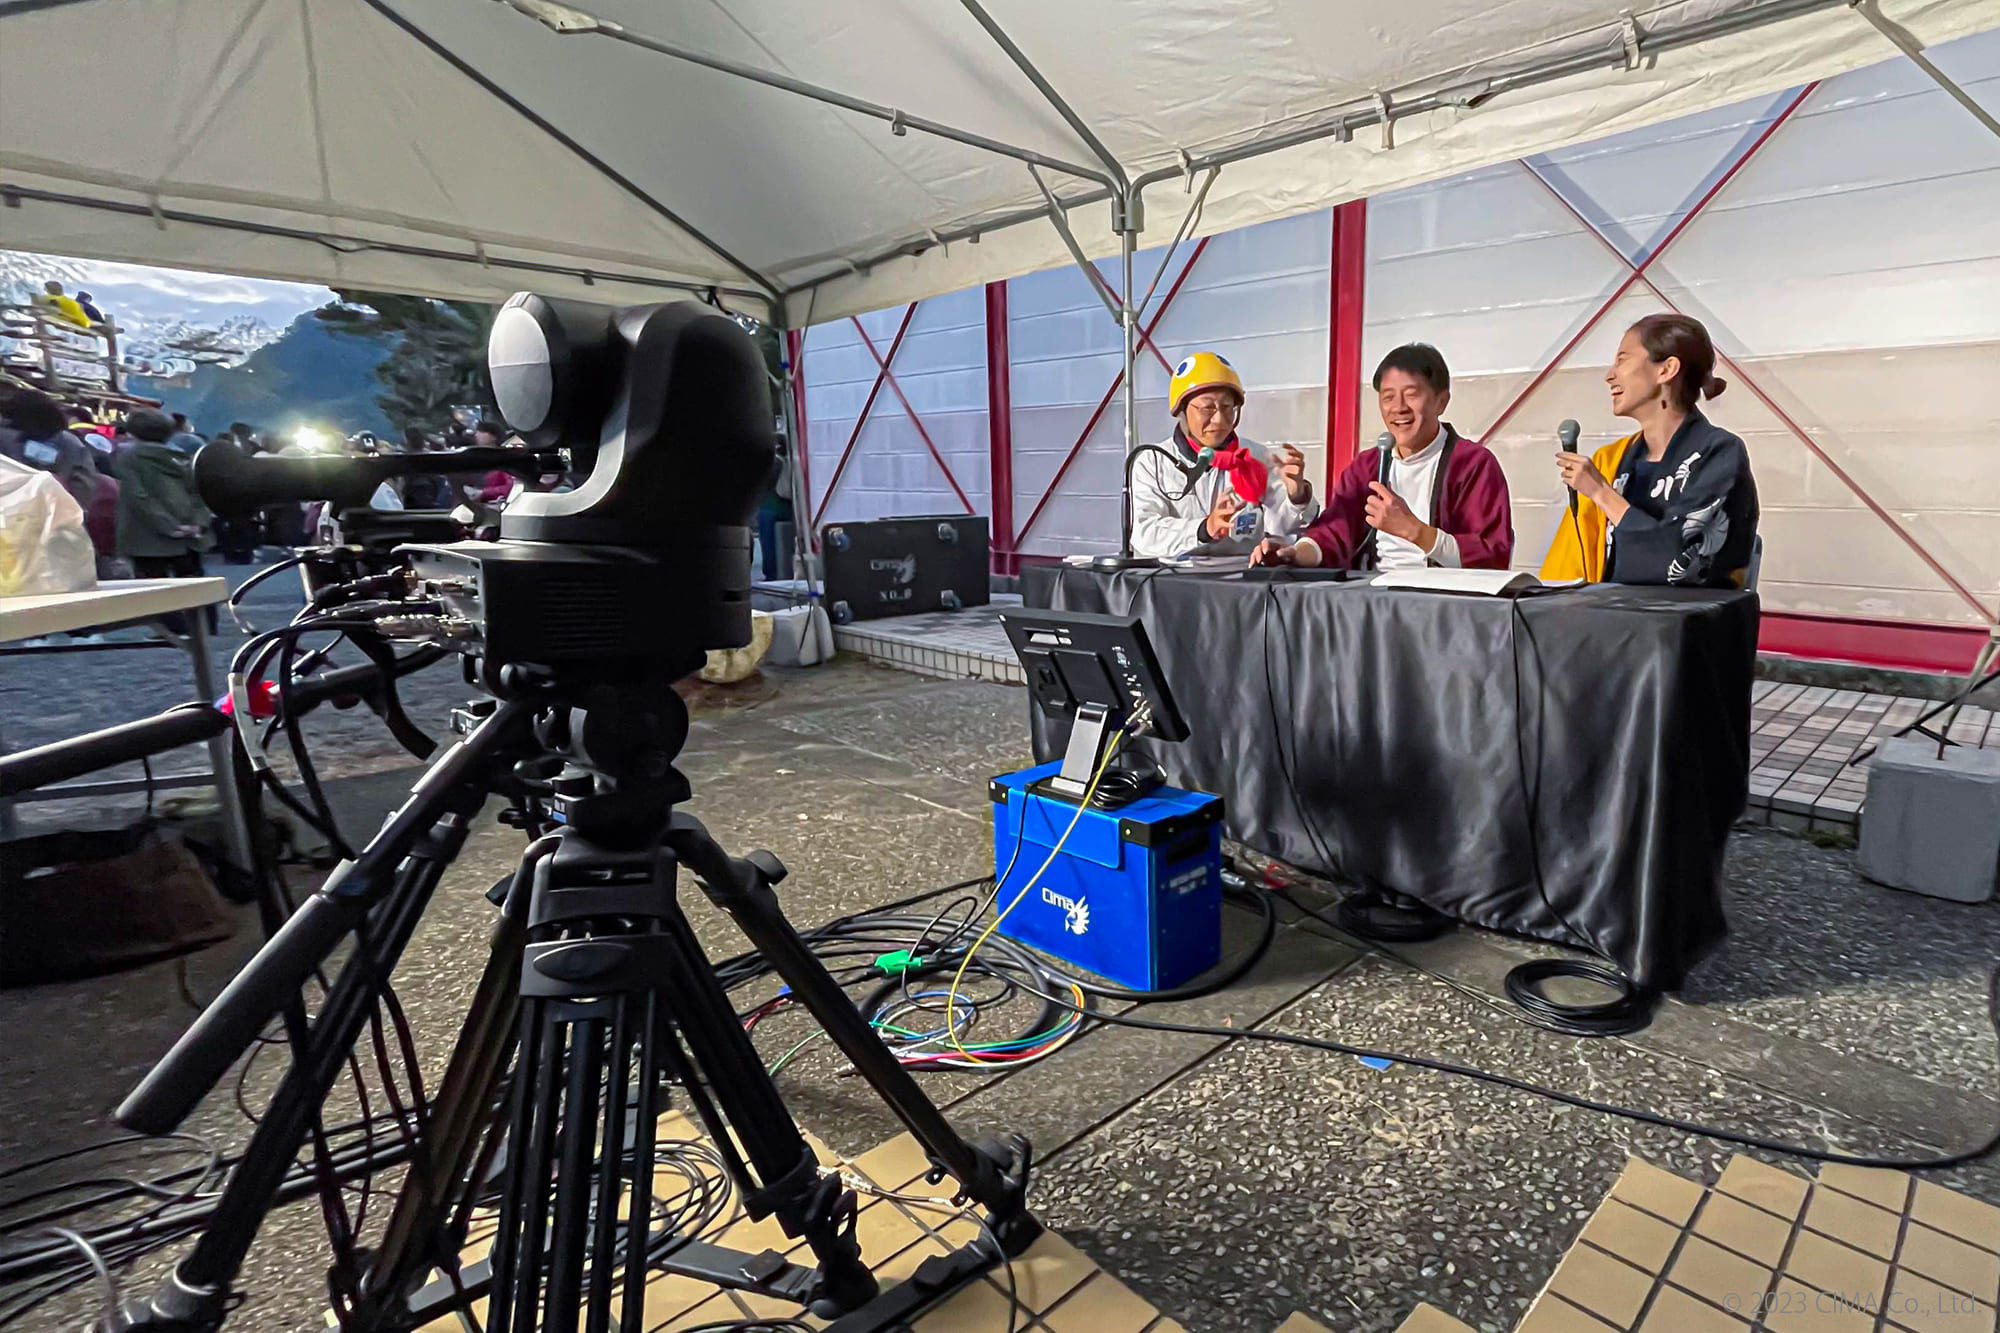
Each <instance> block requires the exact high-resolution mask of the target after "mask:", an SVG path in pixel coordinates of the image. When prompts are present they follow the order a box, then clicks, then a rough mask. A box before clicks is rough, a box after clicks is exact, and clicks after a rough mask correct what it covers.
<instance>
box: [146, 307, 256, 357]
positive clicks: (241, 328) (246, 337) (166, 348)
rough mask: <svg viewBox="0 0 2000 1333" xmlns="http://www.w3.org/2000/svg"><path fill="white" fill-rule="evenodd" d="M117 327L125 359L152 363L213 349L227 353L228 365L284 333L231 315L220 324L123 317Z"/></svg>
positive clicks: (246, 316) (247, 318)
mask: <svg viewBox="0 0 2000 1333" xmlns="http://www.w3.org/2000/svg"><path fill="white" fill-rule="evenodd" d="M118 326H119V328H120V330H121V331H122V336H121V337H120V338H119V339H118V348H119V350H120V351H121V352H123V353H124V354H125V355H127V356H128V357H136V358H141V359H144V360H152V361H164V360H166V359H167V358H168V357H173V356H187V355H189V353H190V352H191V351H193V350H195V349H213V351H214V352H215V353H218V354H221V353H226V354H228V359H229V361H231V362H233V361H239V360H241V359H242V358H243V357H245V356H248V355H249V354H250V353H252V352H254V351H256V350H257V349H258V348H260V347H262V346H264V345H265V344H267V343H274V342H276V341H278V339H279V338H281V337H283V336H284V332H285V331H284V330H283V329H274V328H272V327H271V326H270V325H269V324H266V323H265V322H264V321H263V320H261V319H259V318H257V317H256V316H255V315H231V316H230V317H229V318H227V319H225V320H223V321H222V322H221V323H219V324H197V323H194V322H192V321H190V320H185V319H172V320H161V321H153V320H149V319H146V318H145V317H143V316H135V315H125V316H122V317H120V319H119V325H118ZM202 359H204V360H207V359H211V358H209V357H204V358H202Z"/></svg>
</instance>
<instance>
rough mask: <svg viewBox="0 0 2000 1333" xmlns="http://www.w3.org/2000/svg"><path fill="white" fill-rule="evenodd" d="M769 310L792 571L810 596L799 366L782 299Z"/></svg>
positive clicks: (814, 580) (812, 575) (814, 574)
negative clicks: (778, 371) (774, 327)
mask: <svg viewBox="0 0 2000 1333" xmlns="http://www.w3.org/2000/svg"><path fill="white" fill-rule="evenodd" d="M772 313H773V315H774V317H775V318H777V319H778V321H779V323H778V346H779V347H780V348H781V349H782V353H781V355H780V357H779V361H780V364H782V365H783V366H784V372H785V373H784V378H783V380H782V382H781V383H780V385H779V392H778V397H779V398H780V400H781V401H782V405H783V409H784V414H785V463H786V467H785V489H786V490H787V491H789V492H790V498H791V502H792V565H793V571H792V572H793V574H794V575H795V576H796V577H798V578H800V579H803V580H804V581H805V585H806V595H807V598H808V600H810V599H811V598H813V597H816V596H818V595H819V593H820V592H821V591H823V590H822V589H821V587H820V586H819V580H818V570H817V569H816V568H815V567H814V566H815V564H816V561H815V559H814V557H813V546H812V495H811V492H810V490H809V488H808V487H807V483H806V423H805V414H804V412H802V411H801V410H800V404H799V394H798V392H797V389H798V375H799V366H798V363H797V361H796V360H795V359H794V357H793V341H794V340H793V338H792V336H791V331H790V330H789V329H787V328H786V327H785V325H784V323H783V319H784V309H783V303H782V302H779V303H776V304H774V305H773V306H772ZM797 350H798V351H800V352H803V351H804V350H805V338H804V336H803V334H802V335H801V336H800V337H799V338H798V340H797Z"/></svg>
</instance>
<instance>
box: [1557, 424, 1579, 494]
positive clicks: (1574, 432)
mask: <svg viewBox="0 0 2000 1333" xmlns="http://www.w3.org/2000/svg"><path fill="white" fill-rule="evenodd" d="M1582 431H1583V427H1581V426H1579V425H1577V424H1576V422H1575V421H1574V420H1570V421H1565V422H1563V423H1562V425H1560V426H1557V427H1556V440H1557V441H1558V442H1559V443H1560V444H1561V445H1562V451H1563V452H1564V453H1566V454H1573V453H1575V452H1576V437H1577V436H1578V435H1579V434H1581V433H1582ZM1569 512H1570V516H1571V517H1572V518H1574V517H1575V516H1576V487H1574V486H1572V487H1570V488H1569Z"/></svg>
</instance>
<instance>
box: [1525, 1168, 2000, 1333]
mask: <svg viewBox="0 0 2000 1333" xmlns="http://www.w3.org/2000/svg"><path fill="white" fill-rule="evenodd" d="M1997 1327H2000V1208H1995V1207H1994V1206H1993V1205H1991V1204H1986V1203H1982V1202H1980V1201H1979V1200H1976V1199H1970V1198H1967V1197H1966V1196H1964V1195H1962V1194H1958V1193H1956V1192H1954V1191H1952V1190H1950V1189H1947V1188H1945V1187H1944V1186H1942V1185H1938V1184H1936V1183H1934V1182H1931V1181H1913V1180H1912V1179H1911V1177H1909V1176H1907V1175H1905V1174H1903V1173H1901V1172H1897V1171H1878V1170H1863V1169H1859V1168H1854V1167H1840V1166H1832V1165H1828V1166H1826V1167H1825V1168H1824V1169H1823V1170H1822V1171H1821V1172H1820V1174H1819V1176H1818V1177H1817V1178H1816V1179H1815V1178H1810V1177H1807V1176H1805V1175H1803V1174H1801V1173H1799V1172H1797V1171H1795V1170H1787V1169H1785V1168H1782V1167H1776V1166H1771V1165H1769V1164H1767V1163H1763V1162H1758V1161H1755V1160H1753V1159H1750V1158H1747V1157H1737V1158H1733V1159H1731V1161H1730V1162H1729V1163H1728V1164H1727V1165H1726V1166H1725V1168H1724V1170H1723V1172H1722V1174H1721V1176H1720V1178H1719V1179H1718V1180H1717V1181H1716V1183H1715V1185H1714V1186H1713V1187H1710V1188H1704V1187H1703V1186H1701V1185H1699V1184H1696V1183H1695V1182H1693V1181H1689V1180H1683V1179H1681V1178H1680V1177H1678V1176H1674V1175H1672V1174H1670V1173H1668V1172H1665V1171H1662V1170H1660V1169H1659V1168H1658V1167H1654V1166H1651V1165H1649V1164H1647V1163H1644V1162H1640V1161H1638V1160H1637V1159H1633V1160H1632V1161H1631V1162H1629V1163H1628V1164H1627V1167H1626V1170H1625V1172H1624V1174H1622V1175H1621V1176H1620V1177H1619V1179H1618V1181H1617V1183H1616V1184H1614V1185H1613V1186H1612V1189H1611V1193H1610V1194H1609V1196H1608V1197H1607V1198H1606V1199H1605V1201H1604V1202H1603V1203H1602V1204H1600V1205H1599V1207H1598V1210H1597V1212H1596V1213H1594V1214H1592V1216H1591V1218H1590V1220H1589V1221H1588V1222H1587V1223H1586V1224H1585V1225H1584V1228H1583V1231H1582V1233H1581V1234H1580V1235H1579V1236H1578V1237H1577V1241H1576V1244H1575V1245H1574V1246H1572V1247H1571V1249H1570V1252H1569V1253H1568V1254H1567V1255H1565V1256H1564V1257H1563V1260H1562V1262H1561V1264H1560V1265H1558V1267H1557V1269H1556V1271H1555V1273H1554V1275H1553V1276H1552V1277H1551V1278H1550V1279H1549V1284H1548V1287H1547V1289H1546V1290H1545V1291H1544V1292H1543V1293H1542V1295H1541V1298H1540V1299H1539V1300H1538V1301H1537V1302H1536V1303H1535V1305H1534V1307H1533V1308H1532V1309H1530V1310H1529V1312H1528V1314H1527V1316H1526V1317H1525V1318H1524V1319H1523V1320H1522V1321H1521V1323H1520V1326H1519V1328H1518V1329H1517V1333H1606V1330H1617V1331H1618V1333H1996V1328H1997Z"/></svg>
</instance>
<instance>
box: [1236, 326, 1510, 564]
mask: <svg viewBox="0 0 2000 1333" xmlns="http://www.w3.org/2000/svg"><path fill="white" fill-rule="evenodd" d="M1375 397H1376V400H1377V404H1378V405H1379V406H1380V408H1381V410H1382V424H1383V425H1385V426H1387V427H1388V428H1389V436H1390V439H1391V440H1392V441H1393V442H1394V447H1393V448H1392V449H1390V450H1389V452H1388V454H1387V456H1386V457H1385V456H1384V454H1383V451H1382V450H1381V449H1380V448H1375V449H1365V450H1363V451H1362V453H1361V456H1360V457H1358V458H1356V459H1355V460H1354V461H1353V462H1352V463H1350V464H1348V465H1347V468H1346V469H1345V470H1344V471H1343V472H1342V473H1341V474H1340V477H1339V480H1338V481H1336V482H1335V483H1334V487H1333V494H1332V495H1330V496H1328V497H1327V501H1326V508H1325V510H1324V511H1322V512H1321V514H1320V516H1319V518H1318V519H1317V520H1316V521H1315V522H1313V523H1312V524H1311V525H1310V526H1309V527H1307V528H1306V530H1305V532H1303V533H1302V534H1300V536H1299V539H1298V541H1296V542H1294V543H1292V544H1291V545H1289V546H1287V545H1284V544H1281V543H1279V542H1277V541H1266V542H1264V543H1263V544H1262V545H1260V546H1259V547H1258V548H1257V549H1256V550H1255V551H1254V552H1252V553H1251V556H1250V563H1251V564H1253V565H1307V566H1311V565H1327V566H1331V567H1335V568H1345V569H1421V568H1423V567H1425V566H1427V565H1443V566H1447V567H1450V568H1454V569H1458V568H1463V569H1505V568H1507V566H1508V563H1509V562H1510V561H1511V560H1512V559H1513V555H1514V526H1513V509H1512V505H1511V502H1510V501H1509V499H1508V496H1507V478H1506V475H1505V474H1504V473H1502V472H1501V470H1500V461H1499V460H1498V459H1496V458H1495V457H1493V455H1492V454H1491V453H1489V452H1488V451H1487V450H1486V449H1485V448H1484V447H1483V446H1481V445H1480V444H1478V443H1477V442H1475V441H1473V440H1466V439H1461V438H1460V437H1459V434H1458V432H1457V431H1455V430H1453V429H1452V428H1451V426H1450V424H1449V423H1447V422H1445V421H1444V420H1443V419H1442V418H1443V415H1444V410H1445V408H1446V406H1447V405H1449V404H1450V402H1451V371H1450V370H1449V369H1447V368H1446V366H1445V363H1444V357H1442V356H1440V355H1439V354H1438V350H1437V348H1435V347H1432V346H1430V345H1429V344H1427V343H1407V344H1405V345H1404V346H1402V347H1398V348H1396V349H1395V350H1394V351H1392V352H1390V353H1389V355H1387V356H1385V357H1383V358H1382V364H1381V365H1379V366H1377V367H1376V368H1375Z"/></svg>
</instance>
